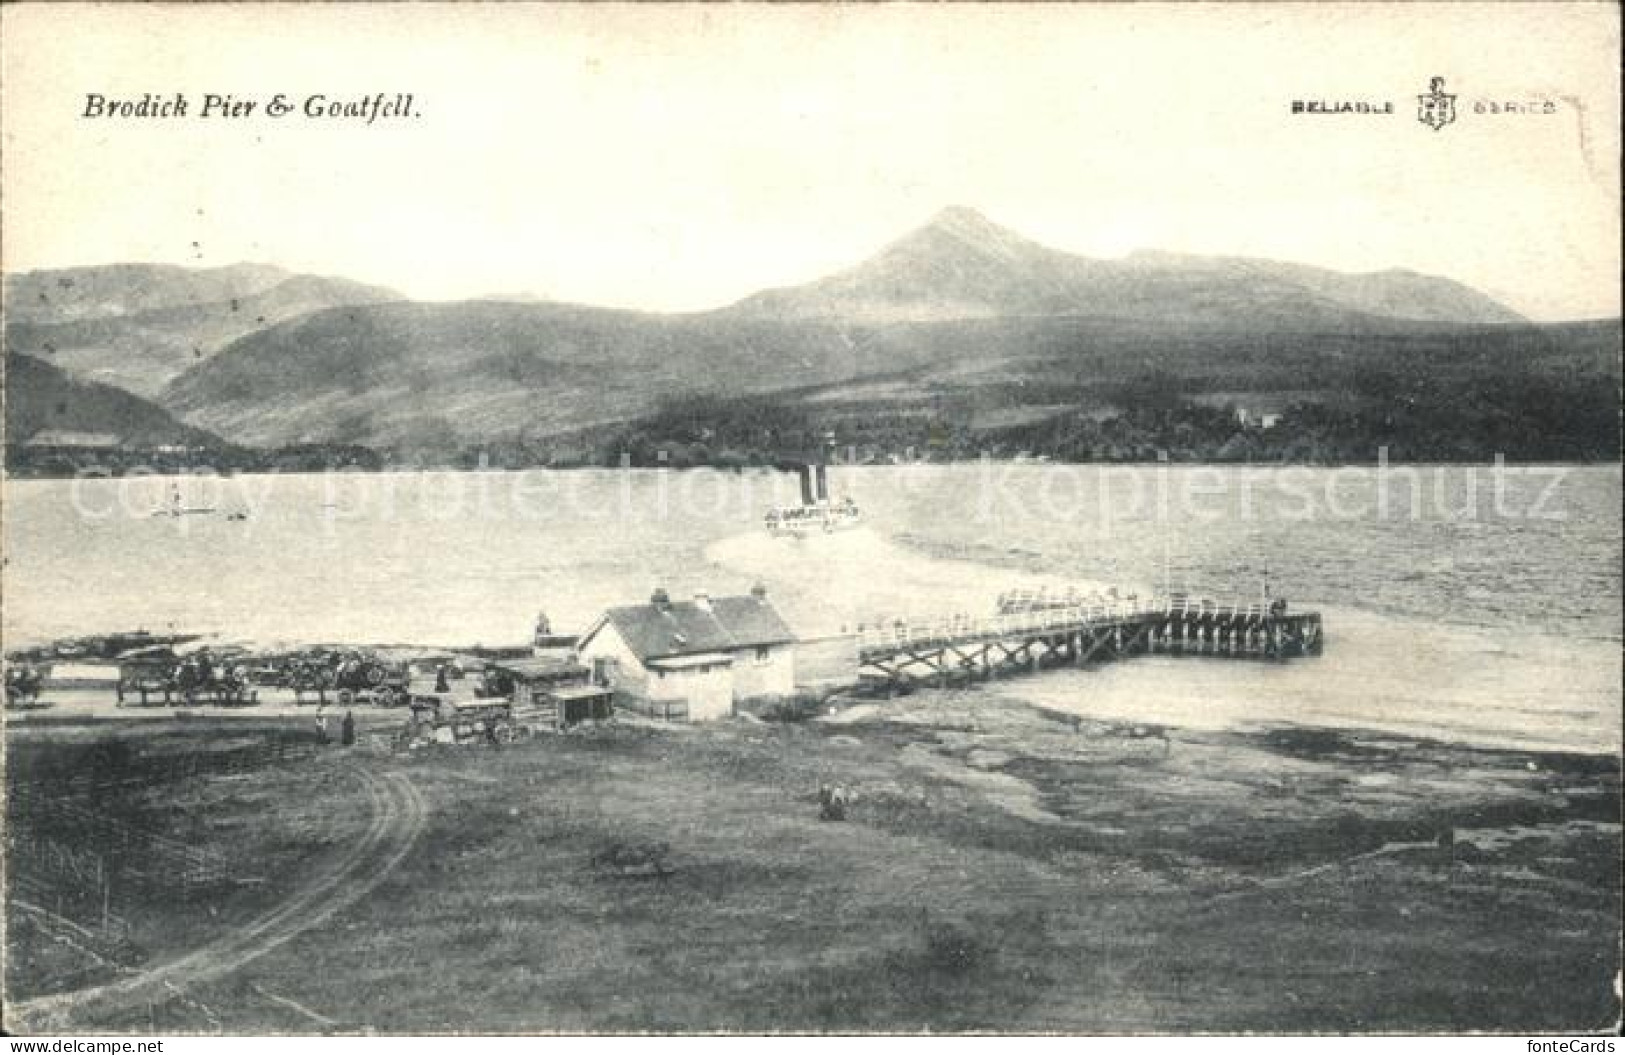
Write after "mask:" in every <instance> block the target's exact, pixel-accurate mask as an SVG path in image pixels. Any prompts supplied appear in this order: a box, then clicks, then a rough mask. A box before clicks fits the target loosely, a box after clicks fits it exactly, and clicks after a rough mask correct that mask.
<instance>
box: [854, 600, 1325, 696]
mask: <svg viewBox="0 0 1625 1055" xmlns="http://www.w3.org/2000/svg"><path fill="white" fill-rule="evenodd" d="M1000 609H1001V611H1000V613H999V614H998V615H995V616H989V617H986V618H977V617H972V616H964V615H955V616H948V617H946V618H943V619H938V620H934V621H930V622H927V623H920V622H909V621H905V620H901V619H899V620H894V621H892V622H890V623H883V624H879V625H875V626H871V627H866V628H864V629H863V630H862V632H861V633H860V634H859V635H858V676H859V677H860V678H861V679H863V680H864V681H865V682H867V683H869V684H872V685H875V686H877V687H882V688H884V689H886V690H887V691H888V692H889V691H891V690H896V689H901V690H904V691H906V690H908V689H910V688H912V687H914V686H917V685H954V684H965V683H967V682H971V681H977V680H986V679H991V678H997V677H1003V676H1009V675H1014V674H1026V673H1034V672H1036V671H1039V670H1043V669H1046V668H1053V667H1061V666H1069V667H1090V666H1093V665H1096V664H1100V663H1108V662H1111V661H1113V660H1119V659H1127V658H1129V657H1132V656H1146V655H1181V656H1214V657H1228V658H1235V659H1267V660H1285V659H1293V658H1296V657H1300V656H1316V655H1319V654H1320V651H1321V648H1322V647H1323V645H1324V642H1325V638H1324V635H1323V633H1322V628H1321V622H1320V615H1319V613H1317V612H1295V613H1290V614H1289V613H1288V612H1287V610H1286V606H1285V604H1284V603H1281V602H1276V603H1275V604H1273V605H1263V604H1253V605H1238V604H1222V603H1219V602H1215V601H1209V600H1197V599H1189V598H1183V597H1176V598H1172V599H1157V598H1152V599H1149V600H1145V601H1141V600H1138V599H1129V600H1124V601H1114V602H1110V603H1079V604H1071V603H1067V604H1054V603H1049V604H1037V605H1033V606H1031V607H1023V606H1019V605H1010V604H1005V603H1003V602H1002V601H1001V604H1000Z"/></svg>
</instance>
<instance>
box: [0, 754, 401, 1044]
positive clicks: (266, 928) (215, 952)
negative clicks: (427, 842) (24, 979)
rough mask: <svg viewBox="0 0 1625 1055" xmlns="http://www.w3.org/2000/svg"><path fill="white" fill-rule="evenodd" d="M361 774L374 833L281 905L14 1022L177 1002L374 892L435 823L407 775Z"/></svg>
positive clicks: (67, 1023)
mask: <svg viewBox="0 0 1625 1055" xmlns="http://www.w3.org/2000/svg"><path fill="white" fill-rule="evenodd" d="M354 773H355V775H356V776H357V777H358V778H359V779H360V780H361V781H362V782H363V783H364V784H365V785H366V792H367V798H368V802H369V804H370V805H371V808H372V816H371V818H370V820H369V823H368V826H367V830H366V831H365V832H364V833H363V834H362V836H361V837H360V838H358V839H356V840H355V841H354V842H353V843H352V844H351V845H350V846H349V848H348V849H347V850H346V851H345V852H344V853H343V854H342V855H341V856H340V857H339V858H338V859H337V860H334V861H331V862H329V863H328V864H327V865H326V866H325V867H324V868H323V869H322V870H320V871H318V872H316V873H315V874H313V875H311V876H309V877H307V878H306V879H305V881H304V882H302V883H301V884H300V885H299V886H298V887H297V888H296V889H295V890H294V891H293V892H292V893H291V894H290V895H289V896H288V897H287V898H285V899H284V900H283V901H282V902H281V903H280V904H279V905H277V906H275V907H274V908H272V909H270V910H269V911H267V912H265V913H263V914H262V915H260V916H259V917H257V918H255V919H253V920H250V921H249V922H247V923H245V924H243V925H241V926H238V927H235V928H233V929H232V930H231V932H230V933H228V934H226V935H224V936H222V937H221V938H220V939H218V940H216V941H214V942H211V943H209V944H208V945H205V946H203V947H202V948H199V949H195V950H193V951H192V952H189V953H186V954H184V955H182V956H180V957H177V958H175V959H171V960H167V961H163V962H160V963H157V964H154V965H152V966H150V967H148V968H146V969H144V970H141V971H138V972H136V973H133V974H131V975H129V976H128V977H125V978H121V979H119V980H118V981H115V982H109V983H107V984H105V985H99V986H95V987H93V988H90V989H81V990H78V991H77V992H72V993H60V994H56V995H52V996H46V997H39V998H36V999H34V1000H29V1001H25V1002H23V1003H20V1004H17V1005H15V1006H13V1007H11V1008H10V1009H9V1014H8V1017H9V1018H11V1019H12V1020H13V1022H14V1023H15V1024H16V1025H20V1026H23V1027H24V1028H26V1029H27V1030H29V1031H30V1032H48V1031H60V1030H62V1029H66V1028H83V1027H86V1026H89V1025H93V1024H95V1023H96V1022H98V1021H100V1020H102V1019H104V1018H105V1016H107V1015H108V1014H109V1013H112V1012H116V1011H117V1010H118V1009H119V1008H121V1007H127V1006H129V1005H131V1004H135V1003H142V1002H145V1001H146V1000H148V999H153V1000H169V999H172V998H173V997H175V996H176V995H177V994H178V993H183V992H184V991H185V990H186V989H188V988H190V987H193V986H197V985H201V984H203V983H207V982H211V981H214V980H216V979H219V978H221V977H223V976H225V975H228V974H230V973H231V972H233V971H235V970H237V969H238V968H240V967H242V966H243V965H245V964H247V963H249V962H250V961H252V960H254V959H256V958H257V957H259V956H262V955H264V954H265V953H267V952H270V951H271V950H272V949H275V948H276V947H277V946H279V945H281V944H282V943H284V942H286V941H288V940H290V939H291V938H294V937H296V936H298V935H299V934H301V933H303V932H304V931H306V930H309V929H310V928H311V927H314V926H316V925H317V924H319V923H322V922H323V921H325V920H327V919H328V918H330V917H331V916H333V915H334V914H335V913H337V912H338V911H340V910H341V909H343V908H345V907H346V906H348V905H350V904H351V903H353V902H354V901H355V900H356V899H358V898H360V897H361V896H362V895H364V894H366V893H367V892H368V891H370V890H372V888H373V887H375V886H377V885H378V884H379V883H380V882H382V881H383V880H384V878H385V877H386V876H388V875H389V873H390V872H391V871H393V870H394V869H395V867H396V866H397V865H398V864H400V862H401V860H402V858H404V857H405V856H406V855H407V854H408V853H409V852H410V851H411V849H412V846H413V845H414V844H415V843H416V841H417V839H418V836H419V835H420V834H421V833H422V831H423V828H424V825H425V823H426V821H427V819H428V805H427V804H426V803H425V802H424V799H423V796H422V794H421V793H419V791H418V789H417V788H416V787H415V786H414V785H413V784H412V782H411V781H410V780H408V779H407V778H406V777H405V776H404V775H402V774H400V773H375V772H372V771H371V770H369V769H367V768H366V767H364V766H358V767H357V768H356V769H355V770H354Z"/></svg>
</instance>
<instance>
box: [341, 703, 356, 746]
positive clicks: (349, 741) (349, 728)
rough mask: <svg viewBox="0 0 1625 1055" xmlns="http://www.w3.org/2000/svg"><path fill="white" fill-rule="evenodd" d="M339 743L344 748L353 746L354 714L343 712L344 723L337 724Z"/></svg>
mask: <svg viewBox="0 0 1625 1055" xmlns="http://www.w3.org/2000/svg"><path fill="white" fill-rule="evenodd" d="M339 743H341V744H343V745H344V746H345V747H354V746H355V712H354V711H345V712H344V721H342V722H340V723H339Z"/></svg>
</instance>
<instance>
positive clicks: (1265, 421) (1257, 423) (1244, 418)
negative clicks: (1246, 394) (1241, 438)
mask: <svg viewBox="0 0 1625 1055" xmlns="http://www.w3.org/2000/svg"><path fill="white" fill-rule="evenodd" d="M1236 420H1237V421H1239V422H1240V423H1241V424H1242V426H1243V427H1244V428H1250V429H1273V428H1274V427H1275V426H1276V423H1277V422H1279V421H1280V420H1281V415H1280V414H1279V413H1277V412H1275V411H1270V410H1266V411H1254V410H1248V409H1247V408H1246V407H1237V408H1236Z"/></svg>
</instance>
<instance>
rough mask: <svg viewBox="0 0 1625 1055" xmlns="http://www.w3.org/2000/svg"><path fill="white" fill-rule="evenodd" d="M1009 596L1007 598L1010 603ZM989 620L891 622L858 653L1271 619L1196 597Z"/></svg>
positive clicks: (1265, 612) (1260, 610)
mask: <svg viewBox="0 0 1625 1055" xmlns="http://www.w3.org/2000/svg"><path fill="white" fill-rule="evenodd" d="M1010 596H1011V595H1009V594H1007V595H1005V598H1009V597H1010ZM1005 598H1001V607H1003V608H1006V609H1007V610H1005V611H1002V612H1001V613H1000V614H998V615H993V616H973V615H969V614H963V613H959V614H953V615H947V616H937V617H928V618H924V619H920V618H914V619H903V618H898V619H889V620H881V621H878V622H875V623H872V624H865V625H864V626H863V627H861V628H860V629H859V633H858V647H859V649H860V650H871V649H895V648H910V647H920V646H940V645H951V644H957V643H962V642H974V641H989V640H1000V639H1004V638H1012V637H1019V636H1022V635H1030V634H1042V633H1046V632H1056V633H1060V632H1065V631H1072V630H1079V629H1087V628H1092V627H1099V626H1117V625H1123V624H1125V623H1130V622H1137V621H1140V620H1142V619H1144V618H1145V617H1148V616H1175V617H1181V618H1193V617H1205V618H1209V619H1212V620H1214V621H1216V622H1223V623H1233V622H1237V621H1244V622H1249V621H1254V620H1262V619H1264V618H1265V617H1267V616H1269V615H1270V614H1272V613H1271V611H1270V608H1269V606H1267V605H1264V604H1258V603H1255V604H1239V603H1223V602H1219V601H1214V600H1211V599H1208V598H1197V597H1183V596H1176V597H1163V598H1158V597H1149V598H1144V599H1140V598H1131V599H1126V600H1121V601H1113V602H1106V603H1084V604H1076V605H1061V604H1052V603H1046V604H1042V605H1034V606H1032V607H1025V608H1023V607H1012V606H1010V605H1009V604H1007V603H1005Z"/></svg>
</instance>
